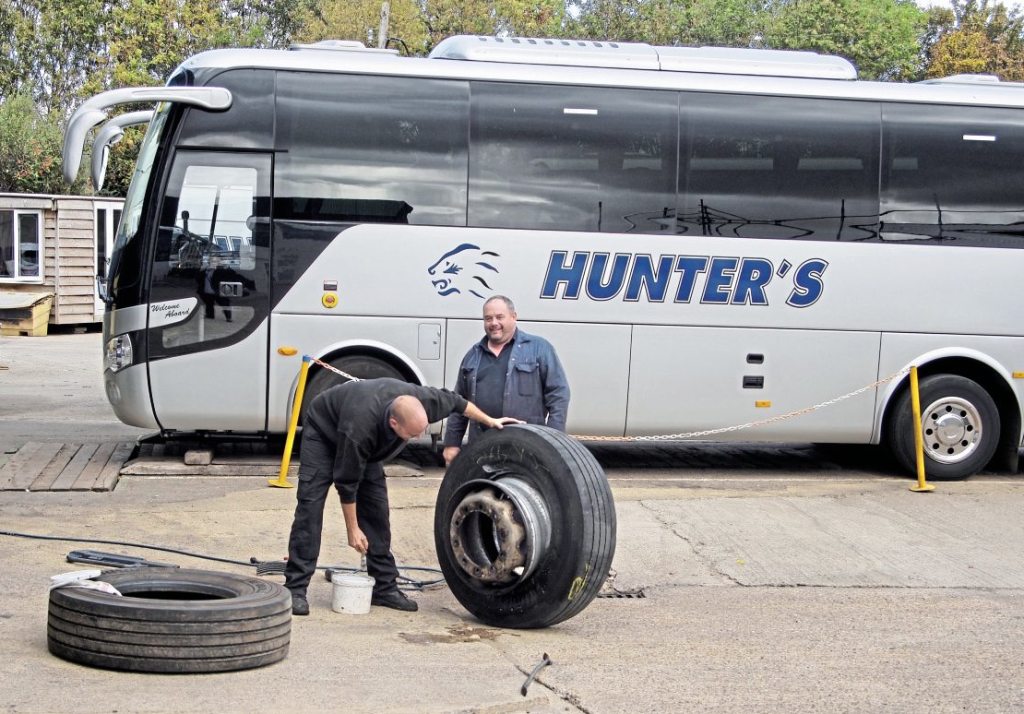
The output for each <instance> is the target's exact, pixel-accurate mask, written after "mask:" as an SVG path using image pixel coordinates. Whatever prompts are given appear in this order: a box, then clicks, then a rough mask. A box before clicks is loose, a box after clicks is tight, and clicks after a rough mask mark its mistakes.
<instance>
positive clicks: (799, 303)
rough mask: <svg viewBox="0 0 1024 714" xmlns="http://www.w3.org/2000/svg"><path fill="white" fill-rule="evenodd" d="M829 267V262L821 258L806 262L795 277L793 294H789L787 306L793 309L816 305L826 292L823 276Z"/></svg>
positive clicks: (797, 270) (798, 269)
mask: <svg viewBox="0 0 1024 714" xmlns="http://www.w3.org/2000/svg"><path fill="white" fill-rule="evenodd" d="M827 267H828V262H827V261H824V260H822V259H821V258H811V259H810V260H806V261H804V262H803V263H802V264H801V265H800V267H799V268H797V269H796V273H795V274H794V275H793V292H791V293H790V294H789V298H788V299H787V300H786V304H787V305H792V306H793V307H807V306H808V305H813V304H814V303H816V302H817V301H818V298H820V297H821V293H822V292H823V291H824V290H825V284H824V283H823V282H822V281H821V275H822V273H824V272H825V268H827Z"/></svg>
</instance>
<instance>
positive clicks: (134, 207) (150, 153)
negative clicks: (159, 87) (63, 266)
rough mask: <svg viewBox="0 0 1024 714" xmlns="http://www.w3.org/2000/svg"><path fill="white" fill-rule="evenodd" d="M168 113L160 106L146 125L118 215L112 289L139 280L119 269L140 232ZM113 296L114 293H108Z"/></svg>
mask: <svg viewBox="0 0 1024 714" xmlns="http://www.w3.org/2000/svg"><path fill="white" fill-rule="evenodd" d="M170 111H171V103H170V102H163V103H161V104H160V106H159V107H157V110H156V111H155V112H154V113H153V120H152V121H151V122H150V123H149V129H148V130H147V131H146V136H145V137H144V138H143V140H142V146H141V147H140V148H139V158H138V161H137V163H136V166H135V173H134V174H132V181H131V184H130V185H129V186H128V195H127V196H126V197H125V202H124V213H122V214H121V222H120V224H119V225H118V229H117V236H116V238H115V241H114V251H113V255H111V258H110V272H109V278H108V280H109V281H110V282H109V284H110V286H111V288H115V289H117V288H119V289H123V288H126V287H128V286H129V285H131V284H133V283H134V281H135V280H137V279H138V275H137V273H136V271H134V270H129V271H127V274H126V275H121V274H120V273H121V270H120V268H121V265H122V263H123V262H124V261H123V260H122V256H123V254H124V252H125V250H126V248H127V246H128V245H129V244H130V243H131V242H132V240H133V239H134V238H135V236H136V235H137V234H138V231H139V222H140V221H141V218H142V214H143V211H144V210H145V204H144V200H145V197H146V188H147V187H148V186H149V177H150V174H151V172H152V170H153V163H154V162H155V160H156V155H157V150H158V149H159V148H160V136H161V134H163V129H164V125H165V124H166V123H167V116H168V114H169V113H170ZM111 294H112V295H113V294H114V293H113V292H112V293H111Z"/></svg>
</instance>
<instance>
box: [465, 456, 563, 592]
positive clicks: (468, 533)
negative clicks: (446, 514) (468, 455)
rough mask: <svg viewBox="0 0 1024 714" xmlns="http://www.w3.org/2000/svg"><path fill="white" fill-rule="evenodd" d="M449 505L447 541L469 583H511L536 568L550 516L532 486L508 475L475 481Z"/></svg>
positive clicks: (548, 540)
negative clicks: (453, 505) (450, 510)
mask: <svg viewBox="0 0 1024 714" xmlns="http://www.w3.org/2000/svg"><path fill="white" fill-rule="evenodd" d="M452 502H453V503H455V504H456V505H455V507H454V508H453V509H452V514H451V520H450V522H449V529H448V542H449V546H450V547H451V549H452V553H453V554H454V555H455V562H456V563H457V564H458V566H459V568H461V570H462V571H463V573H464V574H465V575H466V576H468V578H469V580H470V582H471V583H473V584H476V585H479V586H482V587H495V586H499V587H500V586H508V585H514V584H515V583H518V582H521V581H523V580H525V579H526V578H528V577H529V576H530V574H531V573H533V572H534V571H535V570H536V568H537V565H538V564H539V563H540V562H541V561H542V560H543V558H544V555H545V554H546V552H547V550H548V546H549V545H550V543H551V517H550V514H549V512H548V508H547V505H546V504H545V503H544V499H543V497H542V496H541V494H540V493H539V492H538V491H537V490H536V489H535V488H533V487H532V486H531V485H529V484H528V483H526V482H525V481H523V480H522V479H520V478H516V477H515V476H511V475H510V476H504V477H501V478H497V479H494V480H487V479H477V480H473V481H470V482H468V483H466V484H465V485H463V487H462V488H460V489H459V491H458V492H456V494H455V495H454V497H453V499H452Z"/></svg>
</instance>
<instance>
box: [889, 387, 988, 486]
mask: <svg viewBox="0 0 1024 714" xmlns="http://www.w3.org/2000/svg"><path fill="white" fill-rule="evenodd" d="M919 391H920V397H921V434H922V436H923V438H924V454H925V460H924V461H925V474H926V475H927V477H928V478H933V479H937V480H942V479H957V478H965V477H967V476H970V475H972V474H976V473H978V472H979V471H981V470H982V469H983V468H985V466H986V465H987V464H988V462H989V461H990V460H991V459H992V455H993V454H994V453H995V450H996V446H997V444H998V442H999V429H1000V422H999V410H998V409H997V408H996V404H995V402H994V401H993V399H992V397H991V396H990V395H989V393H988V392H986V391H985V389H984V388H982V387H981V386H980V385H979V384H978V383H977V382H975V381H973V380H971V379H967V378H966V377H960V376H956V375H952V374H935V375H931V376H929V377H924V378H923V379H921V381H920V385H919ZM913 422H914V414H913V406H912V403H911V394H910V389H909V387H908V388H907V389H905V390H904V391H903V394H901V395H900V397H899V399H898V401H897V402H896V405H895V410H894V412H893V418H892V419H890V420H889V434H888V442H889V445H890V448H891V449H892V451H893V453H894V454H895V456H896V458H897V459H898V460H899V462H900V464H901V465H902V466H903V467H904V468H906V469H907V470H909V471H910V472H911V473H914V474H916V473H917V456H916V453H915V450H914V449H915V447H914V426H913Z"/></svg>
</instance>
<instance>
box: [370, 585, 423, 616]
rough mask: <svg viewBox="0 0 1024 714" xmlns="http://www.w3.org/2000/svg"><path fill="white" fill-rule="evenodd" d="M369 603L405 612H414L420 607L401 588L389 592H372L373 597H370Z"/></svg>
mask: <svg viewBox="0 0 1024 714" xmlns="http://www.w3.org/2000/svg"><path fill="white" fill-rule="evenodd" d="M370 604H371V605H379V606H380V607H390V608H391V609H392V610H404V611H405V612H416V611H417V610H419V609H420V606H419V605H417V604H416V602H415V601H414V600H410V599H409V598H407V597H406V596H405V593H403V592H402V591H401V590H392V591H391V592H387V593H381V594H377V593H374V594H373V597H371V598H370Z"/></svg>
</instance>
